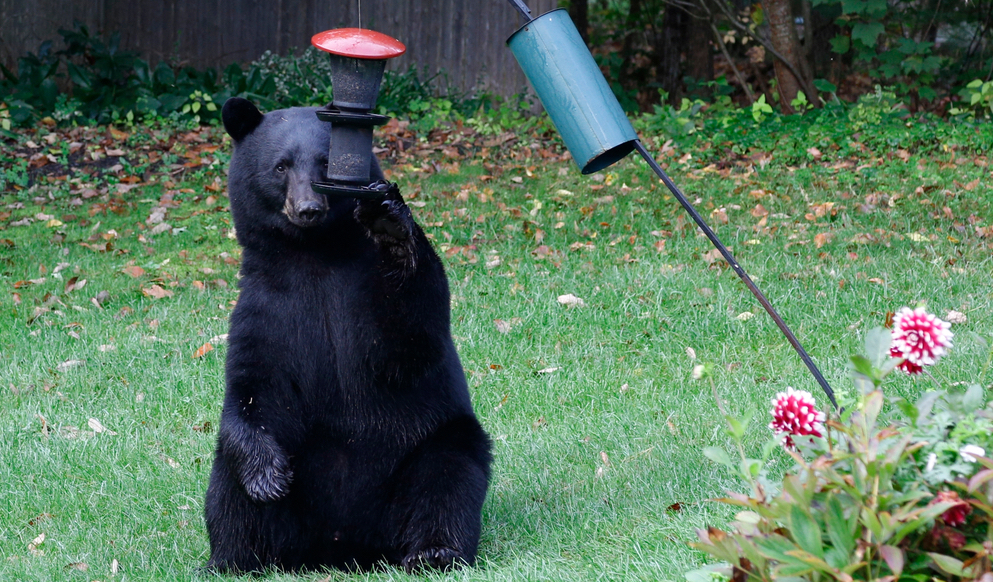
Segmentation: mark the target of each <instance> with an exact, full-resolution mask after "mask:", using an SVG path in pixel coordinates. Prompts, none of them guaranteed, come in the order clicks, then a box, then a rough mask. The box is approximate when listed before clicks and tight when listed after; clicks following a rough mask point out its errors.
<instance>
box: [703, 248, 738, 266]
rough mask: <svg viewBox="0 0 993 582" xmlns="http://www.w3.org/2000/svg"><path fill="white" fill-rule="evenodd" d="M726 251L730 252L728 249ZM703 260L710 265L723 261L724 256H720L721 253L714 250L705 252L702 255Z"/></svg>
mask: <svg viewBox="0 0 993 582" xmlns="http://www.w3.org/2000/svg"><path fill="white" fill-rule="evenodd" d="M728 251H729V252H730V251H731V248H730V247H728ZM703 260H705V261H707V263H709V264H711V265H712V264H714V263H716V262H718V261H723V260H724V255H722V254H721V251H719V250H717V249H714V250H711V251H707V252H706V253H703Z"/></svg>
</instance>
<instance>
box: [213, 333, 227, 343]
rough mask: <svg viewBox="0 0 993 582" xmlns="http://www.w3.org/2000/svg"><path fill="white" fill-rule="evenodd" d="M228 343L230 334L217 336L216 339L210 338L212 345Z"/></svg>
mask: <svg viewBox="0 0 993 582" xmlns="http://www.w3.org/2000/svg"><path fill="white" fill-rule="evenodd" d="M226 341H228V334H226V333H222V334H221V335H215V336H214V337H212V338H210V343H212V344H223V343H224V342H226Z"/></svg>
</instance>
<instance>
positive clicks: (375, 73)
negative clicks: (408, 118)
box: [310, 28, 407, 198]
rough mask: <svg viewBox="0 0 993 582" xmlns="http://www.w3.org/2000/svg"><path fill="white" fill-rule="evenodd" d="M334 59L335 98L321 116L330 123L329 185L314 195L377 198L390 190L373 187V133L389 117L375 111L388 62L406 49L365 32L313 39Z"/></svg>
mask: <svg viewBox="0 0 993 582" xmlns="http://www.w3.org/2000/svg"><path fill="white" fill-rule="evenodd" d="M310 42H311V44H313V45H314V46H315V47H317V48H318V49H320V50H322V51H324V52H326V53H328V57H329V58H330V60H331V87H332V90H333V92H334V98H333V99H332V101H331V103H329V104H328V105H327V107H325V108H323V109H321V110H319V111H318V112H317V118H318V119H320V120H321V121H326V122H329V123H330V124H331V143H330V145H329V148H328V172H327V181H326V182H313V183H311V186H312V187H313V189H314V191H315V192H319V193H321V194H328V195H338V196H350V197H355V198H378V197H380V196H382V195H383V194H384V193H385V191H386V187H385V186H384V185H382V184H372V183H371V182H372V179H371V175H370V172H371V168H372V130H373V128H374V127H375V126H377V125H383V124H384V123H386V122H387V121H389V118H388V117H386V116H383V115H376V114H374V113H370V111H372V110H373V109H374V108H375V107H376V99H377V98H378V97H379V87H380V84H381V83H382V81H383V72H384V71H385V70H386V61H387V59H392V58H394V57H398V56H400V55H402V54H403V53H404V52H406V50H407V47H405V46H404V45H403V43H401V42H400V41H398V40H396V39H395V38H393V37H391V36H387V35H385V34H382V33H380V32H376V31H374V30H366V29H364V28H336V29H333V30H326V31H324V32H320V33H317V34H315V35H314V36H313V37H312V38H311V40H310Z"/></svg>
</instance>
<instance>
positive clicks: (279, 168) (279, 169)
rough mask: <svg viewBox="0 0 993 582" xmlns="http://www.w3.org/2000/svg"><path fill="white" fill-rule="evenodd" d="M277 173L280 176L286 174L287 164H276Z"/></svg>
mask: <svg viewBox="0 0 993 582" xmlns="http://www.w3.org/2000/svg"><path fill="white" fill-rule="evenodd" d="M276 173H278V174H285V173H286V164H283V163H279V164H276Z"/></svg>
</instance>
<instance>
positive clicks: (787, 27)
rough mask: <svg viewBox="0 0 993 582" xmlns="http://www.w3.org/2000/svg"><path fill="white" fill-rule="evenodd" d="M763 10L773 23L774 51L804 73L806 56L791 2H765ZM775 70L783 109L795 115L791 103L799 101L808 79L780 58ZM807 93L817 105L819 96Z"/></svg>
mask: <svg viewBox="0 0 993 582" xmlns="http://www.w3.org/2000/svg"><path fill="white" fill-rule="evenodd" d="M762 7H763V9H764V10H765V17H766V20H767V21H768V22H769V40H770V41H771V43H772V46H773V48H775V49H776V51H777V52H779V53H780V54H781V55H783V58H785V59H787V60H789V61H790V64H792V65H793V67H794V68H795V69H796V70H798V71H802V70H803V64H802V63H801V60H802V56H803V53H802V50H801V48H800V40H799V39H798V38H797V34H796V25H795V24H794V18H793V10H792V9H791V7H790V1H789V0H762ZM775 67H776V80H777V89H778V91H779V104H780V107H781V108H782V111H783V112H784V113H794V110H793V106H792V105H790V102H791V101H793V100H794V99H796V96H797V93H798V92H799V91H802V90H803V89H804V87H805V86H806V85H807V83H806V82H805V80H804V79H798V78H796V77H795V76H793V73H791V72H790V70H789V68H788V67H787V66H786V65H785V64H783V63H782V62H781V61H780V60H779V59H776V61H775ZM804 93H806V94H807V100H808V101H811V102H813V101H814V100H815V96H814V95H812V94H811V93H810V92H809V91H804Z"/></svg>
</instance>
